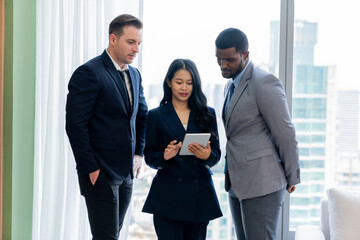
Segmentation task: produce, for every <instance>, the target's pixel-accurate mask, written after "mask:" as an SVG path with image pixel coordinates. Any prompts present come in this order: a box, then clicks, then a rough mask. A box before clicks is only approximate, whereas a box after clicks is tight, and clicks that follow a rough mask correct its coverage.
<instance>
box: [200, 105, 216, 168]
mask: <svg viewBox="0 0 360 240" xmlns="http://www.w3.org/2000/svg"><path fill="white" fill-rule="evenodd" d="M210 114H212V115H213V116H214V121H213V123H212V124H211V127H210V130H211V133H212V134H211V137H210V146H211V154H210V157H209V159H208V160H206V161H201V162H202V163H203V164H204V165H205V166H208V167H210V168H211V167H213V166H215V165H216V164H217V163H218V162H219V161H220V156H221V150H220V143H219V134H218V129H217V122H216V114H215V110H214V109H210Z"/></svg>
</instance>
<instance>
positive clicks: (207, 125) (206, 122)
mask: <svg viewBox="0 0 360 240" xmlns="http://www.w3.org/2000/svg"><path fill="white" fill-rule="evenodd" d="M181 69H184V70H187V71H189V72H190V74H191V77H192V83H193V90H192V93H191V96H190V98H189V101H188V104H189V108H190V110H191V111H192V114H194V116H195V122H196V125H197V127H198V128H199V130H200V131H203V132H210V129H211V125H212V124H214V123H213V122H214V121H215V120H216V119H215V116H214V115H212V114H211V113H210V112H209V109H208V107H207V100H206V96H205V94H204V93H203V92H202V90H201V80H200V75H199V72H198V70H197V67H196V65H195V63H194V62H193V61H191V60H189V59H175V60H174V61H173V62H172V63H171V65H170V67H169V69H168V71H167V73H166V76H165V79H164V83H163V88H164V97H163V99H162V100H161V102H160V106H162V105H165V104H166V103H168V102H170V101H171V99H172V92H171V88H170V87H169V85H168V83H167V81H166V80H169V82H171V80H172V79H173V77H174V75H175V73H176V72H177V71H179V70H181ZM211 134H213V133H211ZM213 135H214V134H213Z"/></svg>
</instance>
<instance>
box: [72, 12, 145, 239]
mask: <svg viewBox="0 0 360 240" xmlns="http://www.w3.org/2000/svg"><path fill="white" fill-rule="evenodd" d="M141 30H142V22H141V21H140V20H139V19H138V18H136V17H133V16H131V15H128V14H123V15H120V16H118V17H116V18H115V19H114V20H113V21H112V22H111V23H110V26H109V46H108V48H107V49H106V50H104V52H103V53H102V54H101V55H100V56H97V57H95V58H93V59H92V60H90V61H88V62H87V63H85V64H84V65H82V66H80V67H79V68H78V69H76V70H75V72H74V73H73V75H72V77H71V79H70V82H69V93H68V96H67V103H66V132H67V134H68V137H69V140H70V144H71V147H72V150H73V153H74V156H75V161H76V165H77V172H78V176H79V185H80V191H81V194H82V195H83V196H84V197H85V201H86V205H87V210H88V215H89V222H90V227H91V232H92V235H93V239H95V240H96V239H114V240H115V239H118V237H119V232H120V229H121V227H122V223H123V220H124V217H125V213H126V210H127V208H128V206H129V203H130V199H131V194H132V179H133V178H134V177H137V176H138V174H139V170H140V167H141V161H142V156H143V150H144V138H145V126H146V118H147V104H146V101H145V98H144V93H143V87H142V83H141V82H142V79H141V75H140V72H139V71H138V70H137V69H136V68H134V67H132V66H130V65H128V64H130V63H132V61H133V60H134V58H135V57H136V54H137V53H138V52H139V45H140V43H141V38H142V36H141Z"/></svg>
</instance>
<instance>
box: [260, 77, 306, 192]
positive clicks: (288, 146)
mask: <svg viewBox="0 0 360 240" xmlns="http://www.w3.org/2000/svg"><path fill="white" fill-rule="evenodd" d="M256 100H257V103H258V107H259V109H260V112H261V114H262V116H263V118H264V120H265V122H266V124H267V125H268V127H269V129H270V132H271V136H272V140H273V142H274V144H275V146H276V148H277V149H278V153H279V156H280V160H281V163H282V165H283V168H284V172H285V177H286V179H287V182H288V185H295V184H298V183H300V168H299V153H298V148H297V140H296V136H295V128H294V125H293V124H292V123H291V117H290V113H289V109H288V105H287V100H286V96H285V91H284V88H283V86H282V83H281V81H280V80H279V79H278V78H276V77H275V76H273V75H268V76H266V77H265V80H264V81H262V82H260V83H259V84H258V86H257V91H256Z"/></svg>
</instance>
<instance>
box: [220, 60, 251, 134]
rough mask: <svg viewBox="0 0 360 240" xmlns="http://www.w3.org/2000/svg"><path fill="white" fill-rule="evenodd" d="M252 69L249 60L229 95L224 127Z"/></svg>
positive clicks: (246, 83)
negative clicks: (235, 86)
mask: <svg viewBox="0 0 360 240" xmlns="http://www.w3.org/2000/svg"><path fill="white" fill-rule="evenodd" d="M252 70H253V64H252V62H250V63H249V66H248V67H247V69H246V71H245V73H244V75H243V76H242V78H241V79H240V83H239V85H238V86H237V88H236V89H235V92H234V93H233V96H232V97H231V100H230V102H229V107H228V109H227V113H226V121H225V124H226V126H225V127H227V126H228V123H229V120H230V117H231V115H232V113H233V111H234V108H235V106H236V104H237V103H238V101H239V100H240V98H241V96H242V94H243V92H244V91H245V89H246V87H247V85H248V81H249V80H250V78H251V73H252Z"/></svg>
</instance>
